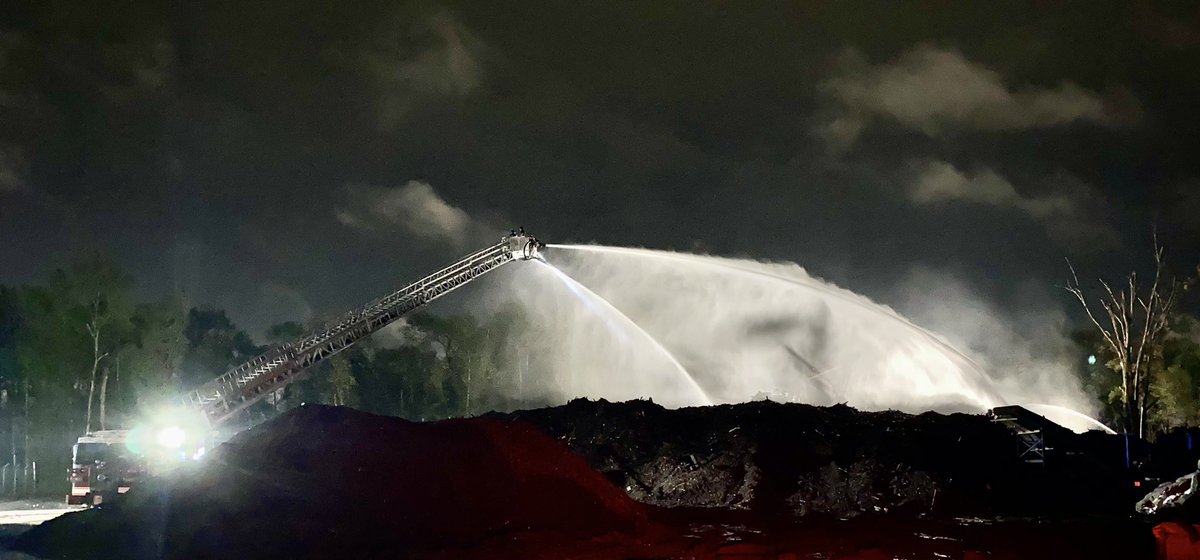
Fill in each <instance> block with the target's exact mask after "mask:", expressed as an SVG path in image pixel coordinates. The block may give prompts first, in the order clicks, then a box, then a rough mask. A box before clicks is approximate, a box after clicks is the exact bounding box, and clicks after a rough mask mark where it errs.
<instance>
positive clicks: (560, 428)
mask: <svg viewBox="0 0 1200 560" xmlns="http://www.w3.org/2000/svg"><path fill="white" fill-rule="evenodd" d="M503 417H505V418H508V419H514V420H516V419H519V420H521V421H526V422H531V423H533V424H536V425H538V426H541V427H542V428H543V429H545V430H546V431H547V432H548V433H550V434H551V435H553V436H555V437H557V438H559V439H561V440H562V441H563V442H564V443H566V444H567V445H569V446H570V447H571V448H572V449H574V450H575V451H576V452H578V453H579V454H581V455H583V456H584V457H586V458H587V459H588V461H589V462H590V463H591V464H592V465H593V466H594V467H596V468H597V470H599V471H601V472H602V473H604V474H605V475H606V476H608V478H609V479H610V480H612V481H613V483H614V484H616V485H617V486H620V487H621V488H624V489H625V490H626V491H627V492H628V494H629V495H630V496H631V497H633V498H634V499H636V500H638V501H642V502H646V503H649V504H655V505H661V506H667V507H678V506H685V507H709V508H742V509H751V510H754V511H758V512H765V513H769V514H777V513H789V514H792V515H800V516H806V515H812V514H818V515H828V516H834V517H841V518H846V517H853V516H856V515H859V514H863V513H871V512H885V511H886V512H897V511H900V512H904V511H907V512H912V513H928V512H934V513H941V514H947V515H984V516H986V515H1044V514H1067V515H1074V514H1093V513H1107V512H1118V513H1121V514H1124V513H1127V512H1128V508H1129V506H1130V504H1131V503H1132V501H1131V499H1130V497H1129V496H1126V495H1124V494H1122V489H1124V488H1125V487H1126V486H1127V485H1128V483H1127V481H1126V480H1124V478H1123V477H1124V476H1125V475H1124V473H1123V471H1122V470H1121V469H1120V468H1119V467H1120V463H1119V457H1118V456H1117V454H1116V453H1115V452H1113V453H1108V454H1109V455H1113V457H1112V459H1113V460H1112V461H1108V462H1106V461H1105V460H1104V457H1106V455H1105V454H1104V453H1078V454H1074V453H1073V454H1063V455H1062V456H1056V457H1054V458H1053V459H1052V460H1049V461H1047V462H1046V463H1044V464H1031V463H1027V462H1025V460H1024V458H1022V457H1021V456H1020V455H1021V451H1022V449H1021V448H1020V444H1019V443H1018V442H1017V441H1016V439H1015V438H1014V437H1013V434H1012V433H1011V432H1010V431H1009V430H1008V429H1006V428H1004V427H1002V426H1000V425H998V424H995V423H993V422H991V421H989V419H988V418H987V417H985V416H978V415H967V414H952V415H942V414H937V413H925V414H920V415H911V414H904V413H900V412H862V411H857V410H854V409H853V408H850V407H847V406H833V407H814V406H808V405H802V404H780V403H774V402H769V401H764V402H753V403H745V404H738V405H725V406H717V407H705V408H689V409H681V410H666V409H663V408H662V407H660V406H657V405H655V404H654V403H651V402H648V401H631V402H625V403H609V402H605V401H587V400H582V399H580V400H575V401H572V402H571V403H569V404H567V405H565V406H560V407H554V408H546V409H540V410H531V411H520V412H514V413H512V414H509V415H504V416H503ZM1094 438H1095V436H1094V435H1092V436H1080V437H1079V443H1080V444H1087V445H1091V444H1090V443H1088V442H1092V441H1093V439H1094ZM1097 441H1098V440H1097ZM1066 443H1068V442H1064V445H1066ZM1099 443H1101V444H1105V442H1099Z"/></svg>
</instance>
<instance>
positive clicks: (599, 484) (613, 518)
mask: <svg viewBox="0 0 1200 560" xmlns="http://www.w3.org/2000/svg"><path fill="white" fill-rule="evenodd" d="M644 524H645V517H644V514H643V512H642V508H641V506H640V505H639V504H637V503H636V502H634V501H633V500H631V499H629V498H628V497H627V496H626V495H625V494H624V493H623V492H621V491H620V490H618V489H617V488H615V487H613V486H612V485H611V484H610V483H609V482H608V481H607V480H606V479H605V478H604V477H603V476H602V475H600V474H599V473H597V472H596V471H595V470H593V469H592V468H591V467H590V466H588V465H587V463H586V462H585V461H584V460H583V459H582V458H581V457H579V456H578V455H576V454H574V453H572V452H571V451H569V450H568V449H567V448H566V447H565V446H563V445H562V444H560V443H559V442H556V441H554V440H552V439H550V438H549V437H547V436H546V435H544V434H543V433H542V432H541V431H540V430H538V429H537V428H535V427H533V426H531V425H529V424H524V423H509V422H501V421H499V420H495V419H484V418H476V419H466V420H450V421H444V422H437V423H430V424H416V423H411V422H406V421H404V420H400V419H396V418H386V417H380V416H374V415H370V414H366V413H362V412H357V411H354V410H350V409H345V408H332V407H322V406H306V407H302V408H299V409H296V410H293V411H291V412H289V413H287V414H285V415H283V416H281V417H279V418H276V419H275V420H273V421H271V422H268V423H266V424H264V425H261V426H259V427H257V428H255V429H253V430H250V431H248V432H245V433H243V434H240V435H239V436H238V437H236V438H235V439H234V440H232V441H230V442H228V443H226V444H225V445H223V446H221V447H219V448H218V449H216V450H215V451H214V452H213V453H212V454H211V455H210V456H209V457H207V458H206V463H205V465H204V466H203V467H202V468H200V469H198V470H197V471H196V472H195V473H192V474H191V476H175V477H172V479H171V480H167V481H161V482H160V483H159V484H158V485H147V486H145V487H142V488H138V489H136V490H135V491H132V492H130V494H128V495H127V499H126V500H123V501H120V502H116V503H115V505H114V506H113V507H111V508H102V509H98V510H91V511H87V512H82V513H79V514H68V515H65V516H62V517H60V518H58V519H56V520H53V521H50V522H47V523H45V524H43V525H41V526H39V527H38V528H36V529H34V530H32V531H30V532H28V533H26V534H25V535H23V536H22V537H21V538H20V539H19V540H18V542H17V543H16V547H15V548H17V549H18V550H21V551H24V552H28V553H31V554H34V555H37V556H44V557H52V558H127V559H135V558H376V557H378V558H393V557H402V556H404V555H405V554H408V553H414V552H417V551H422V550H434V549H437V550H446V549H450V550H453V549H454V548H455V547H458V546H464V545H470V544H472V543H475V542H477V541H480V540H484V539H488V538H492V537H494V536H495V535H497V534H503V533H506V532H515V531H542V532H553V533H556V534H558V533H566V534H571V533H583V534H586V535H588V536H593V535H604V534H606V533H610V532H618V533H620V532H625V533H630V532H636V531H638V530H639V528H640V527H641V526H643V525H644Z"/></svg>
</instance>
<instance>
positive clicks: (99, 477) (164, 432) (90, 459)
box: [67, 228, 542, 505]
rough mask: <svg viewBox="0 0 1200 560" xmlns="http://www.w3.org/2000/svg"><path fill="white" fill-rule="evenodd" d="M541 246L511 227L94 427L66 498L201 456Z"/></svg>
mask: <svg viewBox="0 0 1200 560" xmlns="http://www.w3.org/2000/svg"><path fill="white" fill-rule="evenodd" d="M541 247H542V244H541V243H540V242H539V241H538V240H537V239H536V238H534V237H533V236H531V235H528V234H527V233H525V228H520V229H519V230H511V231H510V232H509V234H508V235H506V236H504V237H502V238H501V239H500V242H499V243H497V244H495V245H492V246H491V247H487V248H485V249H483V250H480V251H477V252H475V253H472V254H470V255H467V256H465V257H463V258H461V259H459V260H458V261H456V262H455V263H453V264H451V265H450V266H447V267H445V268H443V269H441V270H438V271H437V272H434V273H432V274H429V275H427V276H425V277H424V278H421V279H420V280H417V281H416V282H413V283H411V284H409V285H407V286H405V287H403V288H401V289H399V290H396V291H394V292H392V293H390V294H388V295H386V296H383V297H381V298H378V299H375V300H372V301H370V302H368V303H366V304H364V305H362V306H360V307H358V308H357V309H354V310H352V311H350V312H348V313H346V314H345V315H343V316H342V317H341V318H340V319H337V320H335V321H331V322H328V323H326V324H324V325H322V326H321V327H319V328H317V329H314V330H313V331H311V332H309V333H308V334H306V335H304V336H302V337H300V338H298V339H296V340H292V341H289V342H285V343H282V344H277V345H275V346H272V347H271V348H269V349H268V350H267V351H266V352H263V353H262V354H260V355H258V356H255V357H254V358H253V359H251V360H249V361H247V362H246V363H244V364H241V365H239V366H237V367H235V368H232V369H230V370H229V371H226V372H225V373H223V374H222V375H220V376H218V377H217V378H215V379H213V380H211V381H209V382H207V383H205V384H203V385H201V386H199V387H197V388H195V389H193V390H191V391H189V392H187V393H186V394H184V395H183V396H182V397H181V398H179V399H178V401H177V402H176V403H174V405H173V406H172V407H170V408H169V409H166V410H164V411H163V412H162V413H161V414H157V415H155V416H154V417H153V418H150V419H148V420H147V421H145V422H143V424H142V425H140V426H137V427H135V428H133V429H130V430H105V431H95V432H91V433H88V434H84V435H83V436H80V437H79V439H78V440H77V441H76V443H75V446H74V447H73V449H72V461H71V469H70V472H69V473H68V474H69V478H70V480H71V493H70V495H68V496H67V502H68V503H70V504H86V505H98V504H101V503H104V501H105V500H110V499H111V497H112V496H115V495H118V494H123V493H125V492H126V491H128V490H129V488H130V487H132V486H133V485H135V484H136V483H137V482H138V481H139V480H141V479H143V478H145V477H147V476H156V475H159V474H163V473H165V472H167V471H169V470H171V469H173V468H176V467H178V466H180V465H182V464H186V463H188V462H191V461H197V460H201V459H202V458H203V456H204V454H205V451H206V450H207V449H210V448H211V446H212V445H214V444H215V443H216V442H218V441H222V440H224V439H227V438H228V437H230V436H231V435H232V433H234V432H236V431H237V430H238V429H239V428H240V427H244V426H245V425H244V424H241V425H239V422H238V419H239V417H240V416H244V415H242V414H241V413H242V412H243V411H245V410H246V409H247V408H249V407H251V406H253V405H254V404H256V403H258V402H261V401H263V400H264V399H266V398H267V397H268V396H270V395H272V394H278V392H279V391H280V390H281V389H283V388H284V387H286V386H287V385H288V384H290V383H292V382H293V381H296V380H297V379H299V376H300V375H301V374H303V373H304V372H305V371H307V370H309V369H310V368H311V367H312V366H314V365H316V364H317V363H319V362H321V361H324V360H326V359H328V358H330V357H332V356H334V355H335V354H337V353H338V352H341V351H343V350H345V349H347V348H349V347H350V346H352V345H354V344H355V343H356V342H358V341H360V340H363V339H364V338H367V337H369V336H371V335H372V334H374V333H376V332H377V331H379V330H380V329H382V328H384V327H386V326H387V325H389V324H391V323H393V322H395V321H396V320H398V319H400V318H401V317H403V316H405V315H407V314H409V313H411V312H412V311H414V310H416V309H418V308H420V307H423V306H425V305H428V304H429V303H430V302H432V301H434V300H436V299H437V298H439V297H442V296H444V295H446V294H448V293H450V292H451V291H454V290H455V289H457V288H459V287H461V286H463V285H465V284H467V283H468V282H470V281H472V280H474V279H476V278H479V277H480V276H483V275H484V274H487V273H488V272H491V271H493V270H495V269H497V268H499V267H500V266H502V265H505V264H507V263H510V262H513V261H517V260H532V259H538V258H540V255H539V249H540V248H541Z"/></svg>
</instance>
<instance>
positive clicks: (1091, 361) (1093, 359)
mask: <svg viewBox="0 0 1200 560" xmlns="http://www.w3.org/2000/svg"><path fill="white" fill-rule="evenodd" d="M1088 365H1089V366H1094V365H1096V355H1095V354H1091V355H1089V356H1088Z"/></svg>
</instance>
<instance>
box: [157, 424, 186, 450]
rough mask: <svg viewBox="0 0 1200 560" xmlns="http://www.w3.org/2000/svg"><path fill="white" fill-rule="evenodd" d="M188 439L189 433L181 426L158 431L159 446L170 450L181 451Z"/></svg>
mask: <svg viewBox="0 0 1200 560" xmlns="http://www.w3.org/2000/svg"><path fill="white" fill-rule="evenodd" d="M186 439H187V433H186V432H184V431H183V428H180V427H179V426H167V427H166V428H163V429H161V430H159V431H158V444H159V445H161V446H163V447H167V448H170V449H179V448H180V447H182V446H183V442H184V440H186Z"/></svg>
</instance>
